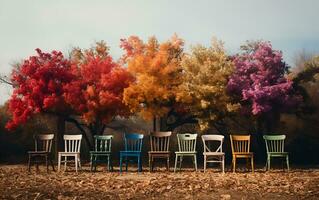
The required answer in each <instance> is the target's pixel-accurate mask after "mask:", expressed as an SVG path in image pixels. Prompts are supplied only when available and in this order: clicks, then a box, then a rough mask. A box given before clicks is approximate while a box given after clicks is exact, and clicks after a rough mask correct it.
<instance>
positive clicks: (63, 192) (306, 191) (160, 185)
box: [0, 165, 319, 199]
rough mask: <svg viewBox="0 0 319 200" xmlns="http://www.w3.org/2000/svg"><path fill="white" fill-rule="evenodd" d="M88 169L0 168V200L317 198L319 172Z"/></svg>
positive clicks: (19, 166) (315, 170) (18, 166)
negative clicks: (122, 170)
mask: <svg viewBox="0 0 319 200" xmlns="http://www.w3.org/2000/svg"><path fill="white" fill-rule="evenodd" d="M88 169H89V167H88V166H84V167H83V170H82V171H80V172H79V173H75V172H74V171H72V170H74V169H73V168H69V171H67V172H59V173H58V172H53V171H50V172H49V173H48V174H47V173H46V170H45V168H44V167H43V166H41V167H40V171H35V169H34V168H33V170H32V172H31V173H28V172H27V168H26V166H24V165H0V199H319V169H292V170H291V171H290V172H284V171H282V170H272V171H270V172H265V171H264V170H262V169H260V170H257V171H256V172H255V173H251V172H245V171H244V170H242V171H240V172H238V173H232V172H229V171H228V172H226V173H225V174H222V173H221V172H219V171H218V170H217V169H210V170H208V171H207V172H206V173H204V172H202V171H198V172H194V171H193V170H192V169H191V168H189V169H184V170H183V171H182V172H176V173H173V172H165V169H164V168H157V171H156V172H153V173H150V172H148V171H147V169H144V170H145V172H142V173H137V172H136V171H134V170H136V169H135V168H133V169H132V168H130V170H131V171H130V172H124V173H123V174H122V175H121V174H120V173H119V172H118V171H117V170H118V168H115V171H114V172H107V171H106V170H105V168H102V167H100V168H98V170H99V171H98V172H94V173H93V172H90V171H89V170H88ZM171 170H172V169H171Z"/></svg>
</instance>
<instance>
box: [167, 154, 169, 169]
mask: <svg viewBox="0 0 319 200" xmlns="http://www.w3.org/2000/svg"><path fill="white" fill-rule="evenodd" d="M166 162H167V171H169V157H168V158H167V160H166Z"/></svg>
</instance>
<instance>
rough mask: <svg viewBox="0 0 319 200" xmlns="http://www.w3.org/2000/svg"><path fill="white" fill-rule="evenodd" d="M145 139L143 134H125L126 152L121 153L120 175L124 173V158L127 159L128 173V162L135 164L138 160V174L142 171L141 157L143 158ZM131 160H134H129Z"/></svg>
mask: <svg viewBox="0 0 319 200" xmlns="http://www.w3.org/2000/svg"><path fill="white" fill-rule="evenodd" d="M143 137H144V135H143V134H138V133H131V134H124V146H125V150H124V151H120V173H122V164H123V158H125V164H126V171H127V167H128V162H129V161H132V162H134V161H136V160H137V167H138V172H140V171H142V163H141V156H142V145H143ZM129 158H133V159H132V160H129ZM135 158H136V160H135Z"/></svg>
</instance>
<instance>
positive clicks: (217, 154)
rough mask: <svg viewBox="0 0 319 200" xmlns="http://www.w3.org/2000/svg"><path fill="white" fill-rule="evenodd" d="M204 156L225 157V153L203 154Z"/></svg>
mask: <svg viewBox="0 0 319 200" xmlns="http://www.w3.org/2000/svg"><path fill="white" fill-rule="evenodd" d="M203 155H204V156H224V155H225V153H224V152H203Z"/></svg>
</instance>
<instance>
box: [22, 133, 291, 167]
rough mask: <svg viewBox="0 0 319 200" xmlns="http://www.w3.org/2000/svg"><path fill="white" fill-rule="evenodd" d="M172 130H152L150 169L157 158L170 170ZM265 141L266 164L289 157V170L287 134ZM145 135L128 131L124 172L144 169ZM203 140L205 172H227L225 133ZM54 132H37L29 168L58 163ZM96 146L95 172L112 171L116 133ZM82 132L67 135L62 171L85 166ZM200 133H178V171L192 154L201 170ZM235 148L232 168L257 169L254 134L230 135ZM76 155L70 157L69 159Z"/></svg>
mask: <svg viewBox="0 0 319 200" xmlns="http://www.w3.org/2000/svg"><path fill="white" fill-rule="evenodd" d="M171 135H172V133H171V132H152V133H151V134H150V151H149V152H148V155H149V167H150V171H153V170H154V163H155V162H154V161H155V160H156V159H165V160H166V168H167V170H169V159H170V137H171ZM263 137H264V140H265V144H266V150H267V163H266V167H267V169H268V170H270V160H271V158H273V157H283V158H286V164H287V169H288V170H289V160H288V153H287V152H285V151H284V140H285V138H286V136H285V135H264V136H263ZM143 138H144V135H143V134H137V133H132V134H124V147H125V149H124V150H123V151H120V172H122V166H123V163H125V167H126V171H127V170H128V163H129V162H137V165H138V171H139V172H140V171H142V161H141V159H142V145H143ZM201 138H202V142H203V147H204V151H203V156H204V171H206V167H207V164H208V163H220V165H221V169H222V172H224V171H225V153H224V152H223V149H222V148H223V142H224V136H223V135H202V136H201ZM53 139H54V135H53V134H41V135H35V137H34V140H35V151H29V152H28V154H29V163H28V169H29V171H30V169H31V164H32V163H33V162H35V163H36V165H37V168H38V161H39V159H33V158H37V157H45V162H46V168H47V171H48V169H49V168H48V162H50V163H51V165H52V168H53V170H54V165H53V162H52V156H51V147H52V141H53ZM94 139H95V142H94V143H95V146H94V150H93V151H90V161H91V171H93V170H94V171H95V170H96V167H97V164H99V163H101V162H103V163H106V164H107V168H108V170H112V168H113V166H112V164H111V156H112V154H111V153H112V151H111V149H112V146H111V145H112V139H113V136H112V135H101V136H94ZM81 140H82V135H64V147H65V148H64V151H63V152H58V171H60V168H61V164H62V163H64V168H65V170H66V166H67V163H68V162H74V163H75V170H76V171H78V168H80V169H81V160H80V147H81ZM196 140H197V134H190V133H185V134H177V142H178V151H176V152H175V165H174V172H175V171H176V170H177V165H178V164H179V170H181V166H182V162H183V159H184V158H186V157H191V158H192V161H193V164H194V168H195V170H196V171H197V157H196V155H197V152H196ZM230 142H231V149H232V168H233V171H234V172H235V170H236V162H237V159H240V158H243V159H246V161H247V164H248V162H249V160H250V163H251V170H252V172H253V171H254V154H253V152H251V151H250V135H230ZM70 157H71V158H73V159H71V160H69V158H70Z"/></svg>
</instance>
